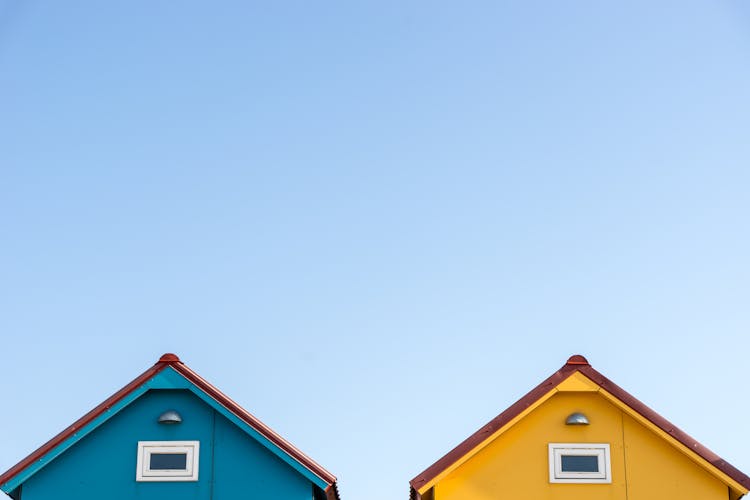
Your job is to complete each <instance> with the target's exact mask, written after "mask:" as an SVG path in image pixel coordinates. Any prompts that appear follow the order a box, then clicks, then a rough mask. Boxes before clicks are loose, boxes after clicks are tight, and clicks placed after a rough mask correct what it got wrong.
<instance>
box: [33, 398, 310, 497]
mask: <svg viewBox="0 0 750 500" xmlns="http://www.w3.org/2000/svg"><path fill="white" fill-rule="evenodd" d="M172 408H174V409H176V410H178V411H179V412H180V414H181V415H182V418H183V422H182V423H181V424H177V425H161V424H158V423H157V421H156V419H157V417H158V416H159V415H160V414H161V413H162V412H163V411H165V410H168V409H172ZM190 440H198V441H200V470H199V476H198V481H195V482H136V480H135V473H136V454H137V447H138V441H190ZM21 494H22V496H21V500H74V499H75V500H101V499H102V498H106V499H108V500H133V499H139V500H173V499H180V500H240V499H248V500H261V499H263V500H267V499H275V500H310V499H311V498H312V497H313V484H312V483H311V482H310V480H308V479H307V478H306V477H304V476H303V475H301V474H300V473H299V471H297V470H295V469H294V468H293V467H292V466H291V465H290V464H288V463H287V462H285V461H284V460H282V459H281V458H280V457H279V456H277V455H276V454H274V453H272V452H271V451H270V450H269V449H268V448H267V447H266V446H263V445H261V444H260V443H259V442H258V441H257V440H255V439H254V438H253V437H251V436H250V435H248V434H247V433H246V432H244V431H243V430H242V429H240V428H238V427H237V425H235V423H233V422H230V421H229V420H228V419H227V418H226V417H225V416H224V415H222V414H221V413H219V412H217V411H216V410H214V408H212V407H211V406H209V405H208V404H206V403H205V402H204V401H203V400H201V399H200V398H199V397H197V396H196V395H195V394H194V393H193V392H191V391H189V390H184V389H183V390H181V389H169V390H165V389H154V390H150V391H148V392H147V393H146V394H144V395H143V396H141V397H140V398H138V399H136V400H135V401H134V402H132V403H131V404H130V405H128V406H126V407H125V408H123V409H122V410H121V411H120V412H118V413H117V414H116V415H113V416H112V418H110V419H109V421H108V422H107V423H106V424H105V425H102V426H99V427H97V428H96V429H94V430H93V431H92V432H91V433H90V434H88V435H86V436H85V437H83V438H82V439H81V440H80V441H78V442H76V443H75V444H74V445H73V446H71V447H70V448H69V449H68V450H67V451H66V452H65V453H64V455H61V456H59V457H57V459H55V460H53V461H52V462H51V463H49V464H47V465H46V466H45V467H43V468H42V469H41V470H39V471H38V472H37V473H36V474H34V475H32V476H31V477H30V478H28V480H26V481H25V482H24V484H23V486H22V491H21Z"/></svg>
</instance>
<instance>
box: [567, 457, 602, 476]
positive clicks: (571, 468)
mask: <svg viewBox="0 0 750 500" xmlns="http://www.w3.org/2000/svg"><path fill="white" fill-rule="evenodd" d="M560 459H561V465H562V471H563V472H599V457H597V456H596V455H562V456H561V457H560Z"/></svg>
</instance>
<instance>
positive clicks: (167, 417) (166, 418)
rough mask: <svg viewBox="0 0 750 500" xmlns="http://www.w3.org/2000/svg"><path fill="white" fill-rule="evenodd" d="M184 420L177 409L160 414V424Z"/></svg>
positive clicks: (177, 422)
mask: <svg viewBox="0 0 750 500" xmlns="http://www.w3.org/2000/svg"><path fill="white" fill-rule="evenodd" d="M181 422H182V416H180V414H179V413H177V410H167V411H165V412H164V413H162V414H161V415H159V423H160V424H167V425H172V424H179V423H181Z"/></svg>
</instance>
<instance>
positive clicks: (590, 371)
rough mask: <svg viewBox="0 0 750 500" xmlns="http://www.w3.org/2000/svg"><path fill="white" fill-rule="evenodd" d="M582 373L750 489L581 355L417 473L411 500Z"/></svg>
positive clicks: (739, 473) (741, 477)
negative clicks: (503, 428) (545, 397)
mask: <svg viewBox="0 0 750 500" xmlns="http://www.w3.org/2000/svg"><path fill="white" fill-rule="evenodd" d="M576 371H578V372H580V373H582V374H583V375H585V376H586V377H588V378H589V379H591V380H592V381H593V382H594V383H596V384H597V385H599V386H600V387H601V388H602V389H604V390H606V391H607V392H609V393H610V394H612V395H613V396H615V397H616V398H617V399H619V400H620V401H622V402H623V403H624V404H625V405H627V406H628V407H630V408H631V409H633V410H634V411H635V412H636V413H638V414H640V415H641V416H643V417H644V418H646V419H647V420H648V421H649V422H651V423H652V424H654V425H656V426H657V427H658V428H660V429H661V430H663V431H664V432H666V433H668V434H669V435H670V436H672V437H673V438H675V439H676V440H677V441H678V442H680V443H682V444H683V445H684V446H686V447H687V448H689V449H690V450H692V451H693V452H694V453H696V454H697V455H698V456H700V457H701V458H703V459H704V460H706V461H707V462H709V463H710V464H711V465H713V466H714V467H716V468H717V469H718V470H719V471H721V472H723V473H724V474H726V475H727V476H729V477H730V478H731V479H733V480H734V481H736V482H737V483H739V484H741V485H742V486H743V487H745V488H748V489H750V477H748V476H747V475H746V474H745V473H743V472H742V471H740V470H739V469H737V468H735V467H734V466H733V465H731V464H730V463H729V462H727V461H726V460H724V459H722V458H721V457H719V456H718V455H716V454H715V453H714V452H712V451H711V450H709V449H708V448H706V447H705V446H703V445H702V444H700V443H699V442H698V441H696V440H695V439H694V438H692V437H691V436H690V435H688V434H687V433H686V432H684V431H682V430H680V429H679V428H678V427H677V426H675V425H674V424H672V423H671V422H669V421H668V420H667V419H666V418H664V417H662V416H661V415H659V414H658V413H656V412H655V411H654V410H652V409H651V408H649V407H648V406H646V405H645V404H644V403H642V402H641V401H639V400H638V399H636V398H635V397H634V396H633V395H631V394H630V393H628V392H627V391H626V390H625V389H623V388H621V387H620V386H618V385H617V384H615V383H614V382H612V381H611V380H609V379H608V378H607V377H605V376H604V375H602V374H601V373H599V372H598V371H596V370H595V369H594V368H593V367H592V366H591V365H590V364H589V362H588V361H587V360H586V358H585V357H583V356H581V355H580V354H576V355H573V356H571V357H570V358H569V359H568V361H567V362H566V363H565V365H563V366H562V368H560V369H559V370H557V371H556V372H555V373H553V374H552V375H550V376H549V377H548V378H547V379H545V380H544V381H542V382H541V383H540V384H539V385H537V386H536V387H534V388H533V389H532V390H531V391H529V392H528V393H527V394H526V395H525V396H523V397H522V398H521V399H519V400H518V401H516V402H515V403H513V404H512V405H511V406H510V407H508V408H507V409H506V410H505V411H503V412H502V413H500V414H499V415H498V416H497V417H495V418H493V419H492V420H490V421H489V422H488V423H487V424H485V425H484V426H482V427H481V428H480V429H479V430H477V431H476V432H475V433H474V434H472V435H471V436H469V437H468V438H466V439H465V440H464V441H462V442H461V443H460V444H459V445H458V446H456V447H455V448H453V449H452V450H451V451H449V452H448V453H447V454H445V455H444V456H443V457H442V458H440V459H439V460H438V461H437V462H435V463H434V464H432V465H431V466H429V467H428V468H427V469H425V470H424V471H422V472H421V473H420V474H418V475H417V476H416V477H414V479H412V480H411V481H409V484H410V485H411V498H417V495H416V490H418V489H419V488H420V487H422V486H423V485H424V484H426V483H429V482H430V481H432V480H433V479H434V478H436V477H437V476H438V475H440V474H441V473H442V472H443V471H444V470H445V469H447V468H448V467H450V466H451V465H453V464H454V463H455V462H456V461H457V460H459V459H460V458H461V457H462V456H464V455H465V454H466V453H468V452H469V451H471V450H473V449H474V448H475V447H476V446H478V445H479V444H480V443H481V442H482V441H484V440H485V439H486V438H487V437H488V436H489V435H491V434H493V433H494V432H495V431H497V430H499V429H500V428H502V427H503V426H504V425H506V424H507V423H509V422H510V421H511V420H513V419H514V418H515V417H517V416H518V415H520V414H521V413H522V412H523V411H524V410H526V409H527V408H528V407H529V406H531V405H532V404H534V403H535V402H536V401H538V400H539V399H540V398H541V397H543V396H544V395H545V394H547V393H548V392H549V391H550V390H552V389H553V388H554V387H555V386H556V385H558V384H559V383H560V382H562V381H563V380H565V379H567V378H568V377H569V376H570V375H572V374H573V373H574V372H576Z"/></svg>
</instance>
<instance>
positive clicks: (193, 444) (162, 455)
mask: <svg viewBox="0 0 750 500" xmlns="http://www.w3.org/2000/svg"><path fill="white" fill-rule="evenodd" d="M199 456H200V442H198V441H138V458H137V460H136V462H137V463H136V471H135V480H136V481H197V480H198V458H199Z"/></svg>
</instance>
